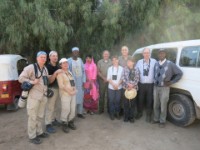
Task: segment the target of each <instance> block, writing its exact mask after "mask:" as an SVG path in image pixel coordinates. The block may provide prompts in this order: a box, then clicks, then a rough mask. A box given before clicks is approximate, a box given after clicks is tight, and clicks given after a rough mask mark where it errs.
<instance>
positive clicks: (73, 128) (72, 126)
mask: <svg viewBox="0 0 200 150" xmlns="http://www.w3.org/2000/svg"><path fill="white" fill-rule="evenodd" d="M68 127H69V128H70V129H72V130H76V126H75V125H74V122H73V121H70V122H69V123H68Z"/></svg>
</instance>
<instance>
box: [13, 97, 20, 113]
mask: <svg viewBox="0 0 200 150" xmlns="http://www.w3.org/2000/svg"><path fill="white" fill-rule="evenodd" d="M18 102H19V98H18V97H15V99H14V101H13V104H14V107H15V110H18V109H19V107H18Z"/></svg>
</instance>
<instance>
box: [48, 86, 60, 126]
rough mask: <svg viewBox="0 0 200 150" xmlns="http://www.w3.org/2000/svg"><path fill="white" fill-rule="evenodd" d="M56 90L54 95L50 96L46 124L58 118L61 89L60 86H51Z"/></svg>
mask: <svg viewBox="0 0 200 150" xmlns="http://www.w3.org/2000/svg"><path fill="white" fill-rule="evenodd" d="M51 89H52V91H53V92H54V95H53V96H52V97H51V98H48V101H47V106H46V112H45V124H46V125H48V124H51V123H52V121H54V119H55V118H56V113H57V112H58V109H57V107H58V106H57V104H58V101H59V90H58V88H51Z"/></svg>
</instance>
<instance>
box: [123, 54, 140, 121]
mask: <svg viewBox="0 0 200 150" xmlns="http://www.w3.org/2000/svg"><path fill="white" fill-rule="evenodd" d="M134 64H135V61H134V59H133V58H132V57H131V58H128V60H127V67H125V68H124V71H123V74H122V87H123V91H122V93H123V95H122V96H123V102H124V122H128V121H130V122H131V123H133V122H134V120H135V119H134V111H135V110H134V109H135V104H136V100H135V97H136V91H137V90H138V81H139V70H138V68H135V65H134ZM129 91H132V92H129ZM129 95H130V96H129Z"/></svg>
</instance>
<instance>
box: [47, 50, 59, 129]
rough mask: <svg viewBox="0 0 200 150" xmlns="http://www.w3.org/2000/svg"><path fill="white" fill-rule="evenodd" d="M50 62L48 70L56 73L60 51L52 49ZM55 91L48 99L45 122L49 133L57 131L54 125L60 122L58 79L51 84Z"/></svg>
mask: <svg viewBox="0 0 200 150" xmlns="http://www.w3.org/2000/svg"><path fill="white" fill-rule="evenodd" d="M49 60H50V61H49V63H48V64H47V70H48V72H49V75H52V74H54V72H55V71H57V70H58V69H59V66H58V65H57V62H58V53H57V52H56V51H51V52H50V53H49ZM49 88H51V89H52V90H53V92H54V95H53V96H52V97H51V98H49V99H48V102H47V107H46V113H45V124H46V131H47V132H48V133H55V132H56V130H55V128H54V127H53V125H59V122H58V121H57V120H56V114H57V113H58V109H57V107H58V104H59V103H58V102H59V93H58V92H59V91H58V83H57V80H56V79H55V81H54V82H53V83H51V84H50V85H49Z"/></svg>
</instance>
